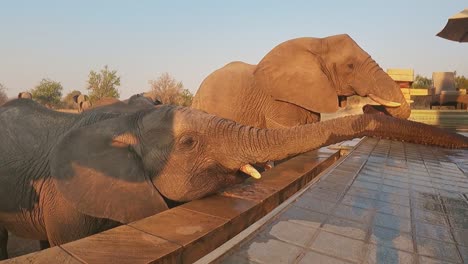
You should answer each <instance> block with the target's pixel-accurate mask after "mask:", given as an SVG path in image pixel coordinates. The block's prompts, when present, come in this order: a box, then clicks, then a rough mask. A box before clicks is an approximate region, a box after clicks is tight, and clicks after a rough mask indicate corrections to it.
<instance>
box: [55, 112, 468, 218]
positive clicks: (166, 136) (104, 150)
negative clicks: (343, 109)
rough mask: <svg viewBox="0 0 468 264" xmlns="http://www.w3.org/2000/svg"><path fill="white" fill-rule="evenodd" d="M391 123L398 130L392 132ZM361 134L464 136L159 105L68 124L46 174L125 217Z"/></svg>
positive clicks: (371, 121) (384, 119) (375, 120)
mask: <svg viewBox="0 0 468 264" xmlns="http://www.w3.org/2000/svg"><path fill="white" fill-rule="evenodd" d="M391 131H398V133H393V132H391ZM365 135H370V136H379V137H389V138H394V139H400V140H401V139H404V140H406V141H409V142H416V143H425V144H435V145H439V146H452V147H465V148H466V147H468V138H466V137H463V136H461V135H457V134H451V133H448V132H446V131H444V130H442V129H438V128H436V127H432V126H429V125H424V124H420V123H416V122H412V121H407V120H402V119H396V118H392V117H388V116H385V115H360V116H348V117H344V118H338V119H334V120H329V121H324V122H319V123H314V124H309V125H304V126H297V127H293V128H285V129H258V128H254V127H251V126H244V125H240V124H238V123H236V122H233V121H230V120H227V119H222V118H219V117H217V116H214V115H210V114H206V113H204V112H202V111H198V110H195V109H190V108H183V107H175V106H168V105H163V106H160V107H157V108H155V107H153V108H151V109H146V110H142V111H139V112H136V113H134V114H132V115H124V116H119V117H115V118H111V119H107V120H104V121H100V122H98V123H95V124H92V125H87V126H85V127H81V128H78V129H74V130H73V131H71V132H69V133H68V134H67V135H65V136H64V137H63V138H62V139H61V141H60V142H59V143H58V145H57V146H56V147H55V149H54V153H53V155H52V160H51V165H50V166H51V175H52V178H53V180H54V183H55V186H57V188H58V190H59V191H60V193H61V195H62V196H63V197H65V199H66V200H67V201H69V202H70V203H71V204H72V205H73V206H74V207H75V208H77V209H78V210H79V211H81V212H83V213H85V214H88V215H91V216H94V217H100V218H109V219H112V220H115V221H118V222H121V223H128V222H129V221H133V220H136V219H139V218H142V217H146V216H149V215H152V214H154V213H157V212H160V211H162V210H165V209H167V208H168V206H167V203H166V201H167V200H171V201H178V202H185V201H190V200H194V199H198V198H200V197H203V196H206V195H209V194H212V193H214V192H216V191H218V190H220V189H221V188H223V187H226V186H229V185H232V184H235V183H239V182H241V181H243V180H244V179H246V177H247V174H248V175H250V176H252V177H254V178H258V177H260V174H258V172H257V171H255V169H253V167H252V166H251V165H249V164H254V163H261V162H266V161H269V160H279V159H284V158H287V157H289V156H292V155H296V154H299V153H303V152H306V151H309V150H312V149H316V148H318V147H321V146H324V145H329V144H332V143H335V142H340V141H343V140H346V139H351V138H354V137H361V136H365Z"/></svg>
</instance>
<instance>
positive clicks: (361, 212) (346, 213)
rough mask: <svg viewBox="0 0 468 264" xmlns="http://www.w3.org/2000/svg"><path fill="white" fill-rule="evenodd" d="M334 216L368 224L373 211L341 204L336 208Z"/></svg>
mask: <svg viewBox="0 0 468 264" xmlns="http://www.w3.org/2000/svg"><path fill="white" fill-rule="evenodd" d="M333 214H334V215H336V216H339V217H342V218H346V219H350V220H354V221H358V222H362V223H368V222H369V221H370V219H371V214H372V211H370V210H367V209H363V208H360V207H352V206H348V205H344V204H341V205H339V206H338V207H337V208H336V210H335V211H334V212H333Z"/></svg>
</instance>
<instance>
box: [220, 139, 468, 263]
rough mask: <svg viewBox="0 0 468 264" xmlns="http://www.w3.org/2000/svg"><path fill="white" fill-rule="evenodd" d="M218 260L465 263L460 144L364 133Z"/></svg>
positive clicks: (467, 183) (466, 154)
mask: <svg viewBox="0 0 468 264" xmlns="http://www.w3.org/2000/svg"><path fill="white" fill-rule="evenodd" d="M220 262H221V263H468V150H448V149H441V148H434V147H427V146H422V145H415V144H409V143H403V142H396V141H389V140H378V139H373V138H365V139H364V140H362V141H361V143H360V144H359V145H358V146H357V148H356V149H355V150H353V151H352V152H351V153H350V154H349V155H348V156H347V157H346V158H345V159H343V160H342V161H341V163H339V164H337V165H336V166H334V167H332V169H331V170H329V171H328V172H327V173H326V175H324V176H322V178H321V179H320V181H318V182H316V183H315V184H313V185H311V186H310V187H309V189H308V190H306V191H305V192H304V193H303V194H302V195H301V196H300V197H299V198H298V199H297V200H296V201H294V202H293V203H291V204H290V205H289V206H288V207H286V208H285V210H284V211H282V212H281V213H280V214H278V215H277V216H276V217H274V218H273V220H272V221H271V222H270V223H269V224H267V225H265V226H264V228H263V229H262V230H261V231H260V232H259V233H257V234H256V235H255V236H254V237H253V238H251V239H250V240H249V241H244V243H242V244H241V245H239V246H238V247H236V248H235V249H233V251H231V252H229V254H228V256H227V257H225V258H224V259H222V260H220Z"/></svg>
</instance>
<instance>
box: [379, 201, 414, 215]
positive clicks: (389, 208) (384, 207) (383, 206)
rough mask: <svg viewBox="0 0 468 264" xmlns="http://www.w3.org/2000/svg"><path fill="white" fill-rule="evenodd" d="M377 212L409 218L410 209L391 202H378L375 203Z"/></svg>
mask: <svg viewBox="0 0 468 264" xmlns="http://www.w3.org/2000/svg"><path fill="white" fill-rule="evenodd" d="M376 208H377V212H380V213H385V214H391V215H395V216H399V217H404V218H411V211H410V208H409V207H406V206H401V205H397V204H392V203H385V202H378V203H377V205H376Z"/></svg>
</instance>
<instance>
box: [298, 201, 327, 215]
mask: <svg viewBox="0 0 468 264" xmlns="http://www.w3.org/2000/svg"><path fill="white" fill-rule="evenodd" d="M294 206H297V207H301V208H305V209H308V210H311V211H315V212H319V213H323V214H328V213H330V212H331V211H332V210H333V208H334V207H335V203H332V202H328V201H324V200H319V199H316V200H314V201H313V202H311V201H310V200H309V199H301V198H299V200H297V201H296V202H295V203H294Z"/></svg>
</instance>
